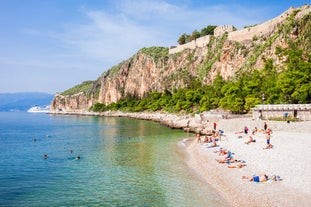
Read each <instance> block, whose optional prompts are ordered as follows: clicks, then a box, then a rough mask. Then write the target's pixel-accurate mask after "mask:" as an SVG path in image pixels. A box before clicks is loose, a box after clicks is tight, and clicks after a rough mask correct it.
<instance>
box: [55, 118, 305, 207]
mask: <svg viewBox="0 0 311 207" xmlns="http://www.w3.org/2000/svg"><path fill="white" fill-rule="evenodd" d="M49 114H52V115H84V116H107V117H127V118H134V119H141V120H149V121H155V122H158V123H160V124H162V125H165V126H167V127H170V128H175V129H182V130H184V131H186V132H192V133H198V132H202V134H208V132H209V131H210V129H212V125H213V122H214V121H216V122H217V129H221V130H223V131H224V134H225V135H226V136H225V137H224V139H223V140H221V141H218V145H219V147H223V148H226V149H229V150H232V151H233V152H234V153H235V155H234V156H235V158H236V159H241V160H245V161H246V166H245V167H243V168H239V169H229V168H227V166H226V165H227V164H219V163H218V162H216V161H215V159H219V158H221V157H220V156H218V153H214V150H216V149H219V147H217V148H207V146H206V144H200V143H197V140H196V139H195V136H194V138H193V139H192V140H188V141H187V142H186V143H185V145H186V149H185V150H186V153H187V154H188V156H187V157H188V158H187V164H188V166H189V168H190V169H192V170H193V171H194V173H195V174H196V175H198V176H199V177H201V178H203V180H204V181H205V182H206V183H208V184H210V185H211V186H213V187H214V188H215V189H216V190H217V191H218V193H219V194H220V195H221V196H222V197H223V198H224V199H225V200H226V201H227V202H228V203H231V204H232V206H288V207H290V206H311V199H310V197H311V180H310V179H309V172H310V171H311V164H310V162H309V155H310V156H311V152H310V150H309V148H310V147H311V121H303V122H291V123H285V122H279V121H267V123H268V127H269V128H271V129H272V132H273V133H272V135H271V143H272V144H273V145H274V147H273V148H272V149H266V150H263V149H262V148H263V147H264V146H265V142H266V141H265V135H264V134H262V133H257V134H255V135H254V138H255V139H256V143H251V144H249V145H246V144H244V142H245V141H247V140H248V137H244V136H243V138H241V139H238V138H237V137H238V134H237V132H239V131H242V130H243V128H244V126H248V128H249V129H250V131H251V130H252V129H253V128H254V127H255V126H257V127H258V129H261V128H262V126H263V121H261V120H258V121H257V120H256V121H254V120H252V119H251V118H234V119H214V120H210V121H209V122H206V123H204V124H202V123H200V122H198V121H197V120H195V118H194V117H190V116H187V115H184V116H178V115H173V114H168V113H145V112H142V113H123V112H105V113H90V112H86V113H49ZM202 127H205V129H204V130H203V131H202ZM260 173H266V174H268V175H271V174H276V175H279V176H280V177H281V178H282V179H283V180H282V181H273V182H272V183H268V182H267V183H254V182H249V181H246V180H243V179H242V176H243V175H253V174H260Z"/></svg>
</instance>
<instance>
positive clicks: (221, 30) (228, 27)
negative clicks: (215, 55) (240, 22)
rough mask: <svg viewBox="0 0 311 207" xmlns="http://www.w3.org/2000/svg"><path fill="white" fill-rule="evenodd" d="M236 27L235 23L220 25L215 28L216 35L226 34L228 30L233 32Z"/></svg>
mask: <svg viewBox="0 0 311 207" xmlns="http://www.w3.org/2000/svg"><path fill="white" fill-rule="evenodd" d="M235 30H236V28H235V27H234V26H233V25H223V26H218V27H216V28H215V30H214V35H215V36H216V37H219V36H222V35H224V34H225V33H226V32H228V33H229V32H233V31H235Z"/></svg>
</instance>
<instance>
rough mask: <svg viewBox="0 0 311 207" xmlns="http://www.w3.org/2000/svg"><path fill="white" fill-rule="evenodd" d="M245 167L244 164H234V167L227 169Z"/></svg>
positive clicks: (229, 166)
mask: <svg viewBox="0 0 311 207" xmlns="http://www.w3.org/2000/svg"><path fill="white" fill-rule="evenodd" d="M245 166H246V164H245V163H241V162H238V163H237V164H235V165H228V166H227V167H228V168H242V167H245Z"/></svg>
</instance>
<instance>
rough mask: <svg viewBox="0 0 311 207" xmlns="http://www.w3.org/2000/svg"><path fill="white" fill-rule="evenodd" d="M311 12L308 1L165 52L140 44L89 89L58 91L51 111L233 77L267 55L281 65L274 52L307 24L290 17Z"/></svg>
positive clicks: (73, 109)
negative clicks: (269, 17) (191, 46)
mask: <svg viewBox="0 0 311 207" xmlns="http://www.w3.org/2000/svg"><path fill="white" fill-rule="evenodd" d="M310 13H311V9H310V7H309V6H304V7H302V8H299V9H289V10H288V11H286V12H284V13H283V14H282V15H280V16H279V17H277V18H275V19H272V20H270V21H267V22H265V23H263V24H260V25H257V26H255V27H251V28H249V29H243V30H241V31H239V30H238V31H233V32H229V33H225V34H224V35H222V36H211V37H210V38H208V44H206V45H204V44H203V45H204V46H202V47H196V48H195V49H184V50H183V51H182V52H178V53H175V54H168V49H167V48H166V49H164V48H162V50H166V55H164V56H161V57H157V56H155V55H154V54H153V53H150V52H149V51H148V49H147V50H146V49H145V50H144V49H142V50H140V51H139V52H138V53H137V54H135V55H134V56H133V57H131V58H129V59H128V60H127V61H124V62H122V63H120V64H119V65H117V66H114V67H112V68H111V69H109V70H108V71H106V72H105V73H103V74H102V75H101V76H100V77H99V78H98V80H96V81H94V82H92V84H90V85H89V86H88V89H87V90H84V91H82V90H81V91H78V93H76V92H75V93H72V94H70V93H69V94H68V93H63V94H57V95H56V96H55V98H54V100H53V101H52V103H51V112H53V113H57V112H84V111H87V110H88V109H89V107H91V106H92V105H93V104H95V103H97V102H100V103H105V104H110V103H113V102H116V101H118V100H120V99H122V98H124V97H127V96H134V97H143V96H144V95H145V94H147V93H148V92H150V91H164V90H168V91H174V90H175V89H177V88H180V87H185V86H187V84H189V83H190V82H191V81H192V80H194V79H197V80H200V81H202V82H203V83H204V84H209V83H211V82H212V81H213V79H214V78H215V76H216V75H217V74H218V73H219V74H221V75H222V76H223V77H224V78H225V79H229V78H232V77H234V76H238V75H239V74H240V73H241V72H243V71H250V70H255V69H262V68H263V66H264V63H265V60H266V59H272V60H273V63H274V65H276V66H278V67H280V68H281V67H282V66H283V63H284V61H285V59H284V58H282V57H279V56H278V55H276V54H275V51H276V48H277V47H280V48H286V47H287V45H288V40H289V39H295V38H299V35H300V34H301V33H302V31H301V30H302V29H303V28H299V27H300V26H299V24H295V23H294V24H293V23H288V22H289V21H291V22H292V21H293V19H294V20H295V19H296V20H297V21H299V19H301V18H303V17H304V16H306V15H310ZM289 18H292V19H291V20H289ZM309 19H310V18H309ZM243 35H244V36H243ZM152 49H154V48H149V50H152ZM81 87H82V86H81Z"/></svg>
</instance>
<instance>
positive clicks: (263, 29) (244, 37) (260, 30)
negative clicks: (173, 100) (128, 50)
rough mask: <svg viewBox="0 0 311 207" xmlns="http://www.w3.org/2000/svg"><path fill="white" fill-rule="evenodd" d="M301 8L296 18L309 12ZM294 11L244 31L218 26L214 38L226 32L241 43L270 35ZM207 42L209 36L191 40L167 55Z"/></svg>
mask: <svg viewBox="0 0 311 207" xmlns="http://www.w3.org/2000/svg"><path fill="white" fill-rule="evenodd" d="M302 8H303V9H302V11H300V12H298V14H297V16H296V18H301V17H302V16H304V15H305V14H307V13H310V12H311V8H310V6H303V7H302ZM294 10H295V8H294V7H291V8H289V9H288V10H287V11H285V12H283V13H282V14H281V15H279V16H278V17H276V18H274V19H271V20H269V21H266V22H264V23H262V24H259V25H256V26H253V27H249V28H245V29H240V30H236V29H235V27H234V26H232V25H223V26H218V27H216V28H215V30H214V36H216V37H218V36H222V35H223V34H225V33H226V32H228V40H232V41H236V42H243V41H249V40H252V39H253V37H254V36H258V37H260V36H264V35H271V34H272V33H273V32H274V31H275V30H276V29H277V27H278V25H279V24H280V23H281V22H283V21H284V20H285V19H286V18H287V17H288V16H289V15H290V14H291V13H292V12H293V11H294ZM209 41H210V35H207V36H204V37H200V38H198V39H197V40H193V41H191V42H189V43H186V44H183V45H178V46H176V47H171V48H170V50H169V54H174V53H177V52H181V51H183V50H184V49H195V48H196V47H204V46H206V45H207V44H208V43H209Z"/></svg>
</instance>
